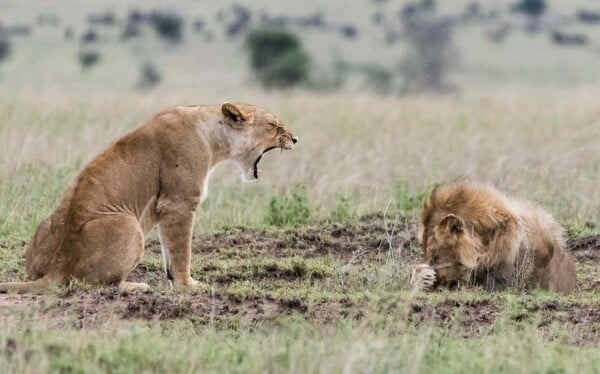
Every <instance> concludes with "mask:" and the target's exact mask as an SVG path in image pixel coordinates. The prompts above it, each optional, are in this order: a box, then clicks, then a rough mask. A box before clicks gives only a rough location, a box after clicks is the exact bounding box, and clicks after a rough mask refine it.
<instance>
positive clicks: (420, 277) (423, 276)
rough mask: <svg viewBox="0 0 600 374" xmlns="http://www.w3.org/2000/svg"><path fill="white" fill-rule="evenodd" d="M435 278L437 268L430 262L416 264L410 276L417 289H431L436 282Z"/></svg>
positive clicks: (414, 287) (413, 285)
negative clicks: (430, 264)
mask: <svg viewBox="0 0 600 374" xmlns="http://www.w3.org/2000/svg"><path fill="white" fill-rule="evenodd" d="M435 280H436V276H435V269H434V268H432V267H431V266H429V265H428V264H419V265H417V266H415V268H414V269H413V271H412V276H411V277H410V283H411V284H412V287H413V290H415V291H428V290H431V289H432V288H433V285H434V284H435Z"/></svg>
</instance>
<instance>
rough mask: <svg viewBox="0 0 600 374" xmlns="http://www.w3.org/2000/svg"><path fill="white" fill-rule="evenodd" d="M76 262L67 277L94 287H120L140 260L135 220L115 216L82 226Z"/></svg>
mask: <svg viewBox="0 0 600 374" xmlns="http://www.w3.org/2000/svg"><path fill="white" fill-rule="evenodd" d="M73 250H74V251H75V252H77V253H78V256H77V257H76V259H77V260H76V262H75V263H72V266H70V268H71V269H72V272H71V273H70V274H68V275H69V276H72V277H74V278H77V279H82V280H85V281H87V282H90V283H95V284H107V285H109V284H116V285H118V284H121V283H122V282H125V280H126V279H127V277H128V276H129V274H130V273H131V271H133V269H135V267H136V266H137V265H138V264H139V263H140V261H141V260H142V256H143V254H144V235H143V233H142V229H141V227H140V224H139V222H138V220H137V219H136V218H135V217H134V216H131V215H128V214H115V215H110V216H105V217H101V218H97V219H94V220H92V221H90V222H88V223H86V224H85V226H84V228H83V230H82V232H81V235H80V237H79V241H78V242H77V247H76V248H73Z"/></svg>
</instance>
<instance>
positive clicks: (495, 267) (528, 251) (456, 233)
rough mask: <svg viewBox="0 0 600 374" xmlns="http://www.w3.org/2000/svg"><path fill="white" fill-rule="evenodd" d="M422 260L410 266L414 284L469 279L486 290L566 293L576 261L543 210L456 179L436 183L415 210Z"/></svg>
mask: <svg viewBox="0 0 600 374" xmlns="http://www.w3.org/2000/svg"><path fill="white" fill-rule="evenodd" d="M421 224H422V235H421V245H422V248H423V255H424V260H425V261H426V262H427V263H426V264H421V265H418V266H417V267H416V268H415V269H414V271H413V277H412V282H413V285H414V287H415V288H416V289H420V290H429V289H432V288H436V287H448V288H450V287H454V286H458V285H461V284H467V283H472V284H473V283H474V284H475V285H480V286H483V287H484V288H485V289H487V290H500V289H503V288H505V287H507V286H527V287H535V286H538V287H541V288H543V289H547V290H552V291H556V292H561V293H564V294H568V293H571V292H572V291H573V290H574V289H575V286H576V284H575V283H576V278H575V265H574V263H573V260H572V259H571V256H570V254H569V253H568V251H567V249H566V246H565V239H564V234H563V231H562V228H561V226H560V225H559V224H558V223H557V222H556V220H554V218H553V217H552V216H551V215H550V214H549V213H548V212H546V211H545V210H543V209H542V208H540V207H538V206H535V205H533V204H531V203H527V202H521V201H517V200H512V199H509V198H508V197H506V196H505V195H504V194H503V193H501V192H500V191H498V190H497V189H495V188H494V187H492V186H490V185H486V184H482V183H478V182H473V181H468V180H461V181H457V182H454V183H448V184H443V185H440V186H438V187H436V188H435V189H434V190H433V191H432V192H431V194H430V195H429V197H428V198H427V200H426V201H425V203H424V206H423V211H422V214H421Z"/></svg>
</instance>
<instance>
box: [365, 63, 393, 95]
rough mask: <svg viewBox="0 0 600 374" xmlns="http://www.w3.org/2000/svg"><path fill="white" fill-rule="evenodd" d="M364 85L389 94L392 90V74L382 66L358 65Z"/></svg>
mask: <svg viewBox="0 0 600 374" xmlns="http://www.w3.org/2000/svg"><path fill="white" fill-rule="evenodd" d="M360 71H361V72H362V74H363V75H364V79H365V86H366V87H367V88H370V89H372V90H374V91H376V92H378V93H380V94H384V95H387V94H390V93H392V91H393V90H394V83H393V82H394V74H393V73H392V72H391V71H390V70H387V69H385V68H384V67H381V66H377V65H372V64H367V65H363V66H361V67H360Z"/></svg>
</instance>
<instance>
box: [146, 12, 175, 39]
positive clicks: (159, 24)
mask: <svg viewBox="0 0 600 374" xmlns="http://www.w3.org/2000/svg"><path fill="white" fill-rule="evenodd" d="M149 20H150V24H151V25H152V27H154V30H155V31H156V33H157V34H158V35H159V36H161V37H162V38H164V39H166V40H168V41H170V42H180V41H181V40H182V39H183V18H182V17H181V16H180V15H179V14H177V13H175V12H172V11H164V10H154V11H152V13H150V18H149Z"/></svg>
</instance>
